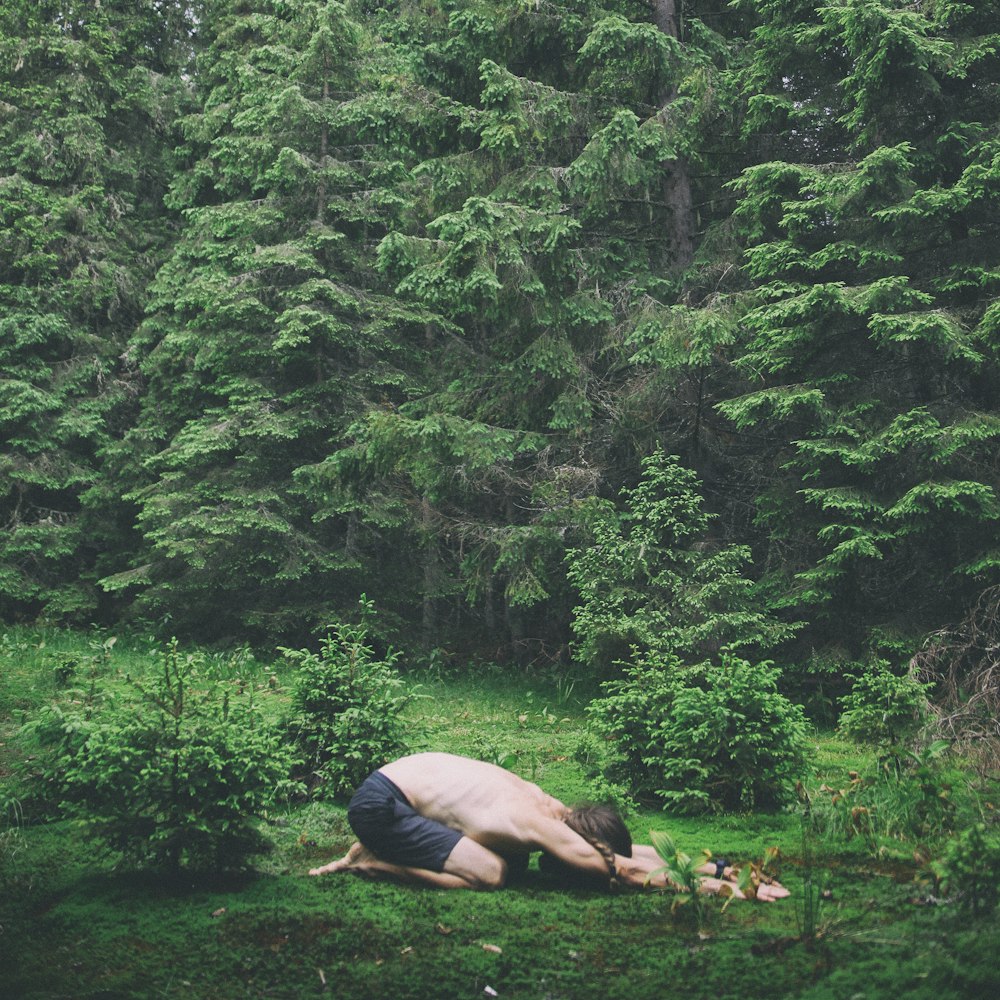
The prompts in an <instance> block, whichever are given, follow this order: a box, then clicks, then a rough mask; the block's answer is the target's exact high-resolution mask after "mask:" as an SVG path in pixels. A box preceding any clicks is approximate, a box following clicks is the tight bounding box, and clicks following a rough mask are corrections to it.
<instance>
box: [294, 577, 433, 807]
mask: <svg viewBox="0 0 1000 1000" xmlns="http://www.w3.org/2000/svg"><path fill="white" fill-rule="evenodd" d="M360 607H361V623H360V624H358V625H351V624H340V625H334V626H332V627H331V628H330V631H329V633H328V634H327V635H326V636H325V637H324V638H323V639H322V640H321V641H320V648H319V652H318V653H314V652H311V651H310V650H307V649H283V650H282V652H283V653H284V655H285V657H286V659H288V660H289V661H290V662H291V663H293V664H294V665H295V680H294V682H293V687H292V706H291V708H292V711H291V714H290V716H289V718H288V720H287V722H286V728H287V732H288V734H289V736H290V738H291V739H292V740H293V741H294V742H295V744H296V745H297V746H298V747H299V750H300V752H301V753H302V755H303V758H304V764H305V767H306V772H305V774H306V780H307V784H308V785H309V787H310V788H311V789H312V790H313V793H314V794H315V795H317V796H326V797H343V796H347V795H350V793H351V792H353V791H354V789H355V788H357V786H358V785H359V784H361V782H362V781H363V780H364V779H365V778H367V777H368V775H369V774H370V773H371V772H372V771H373V770H375V769H376V768H378V767H381V765H383V764H387V763H388V762H389V761H390V760H392V759H394V758H395V757H398V756H401V755H403V754H404V753H406V752H407V750H408V747H407V744H406V740H405V737H406V735H407V730H408V726H407V723H406V720H405V719H404V718H403V716H402V712H403V710H404V709H405V708H406V706H407V705H409V704H410V703H411V702H412V700H413V698H414V694H413V692H412V691H411V690H409V689H408V688H407V686H406V684H405V683H404V681H403V679H402V677H400V676H399V673H398V672H397V670H396V669H395V663H396V660H397V659H398V658H399V653H398V652H395V651H391V650H390V651H389V652H388V653H386V654H385V655H384V656H383V657H381V658H379V657H378V656H377V655H376V653H375V651H374V650H373V649H372V647H371V646H369V645H368V633H369V626H370V619H371V616H372V614H373V610H374V605H373V603H372V602H371V601H368V600H367V599H366V598H365V597H364V596H363V595H362V598H361V602H360Z"/></svg>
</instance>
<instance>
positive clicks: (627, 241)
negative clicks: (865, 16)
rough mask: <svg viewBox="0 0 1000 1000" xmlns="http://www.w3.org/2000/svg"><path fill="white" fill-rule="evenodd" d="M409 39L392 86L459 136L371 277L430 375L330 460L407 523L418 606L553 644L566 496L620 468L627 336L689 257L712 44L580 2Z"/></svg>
mask: <svg viewBox="0 0 1000 1000" xmlns="http://www.w3.org/2000/svg"><path fill="white" fill-rule="evenodd" d="M383 30H384V31H385V33H386V37H387V38H388V39H389V40H390V41H391V42H392V43H393V44H396V45H399V44H402V42H401V35H402V31H400V34H399V35H396V34H395V33H394V29H393V28H392V27H391V26H384V27H383ZM413 31H418V32H419V31H422V32H423V37H421V38H420V41H419V44H413V43H412V41H411V42H410V43H409V44H410V45H412V48H409V49H408V51H409V52H410V53H411V60H410V66H411V73H410V75H409V78H408V79H407V81H406V83H405V86H408V87H409V88H411V91H412V92H413V93H415V94H420V93H424V92H425V91H427V90H431V91H432V92H434V93H437V94H440V95H442V96H443V97H444V98H446V99H449V100H451V101H452V102H454V103H455V104H456V105H458V107H459V108H460V109H461V110H460V111H458V115H459V116H460V118H461V120H462V122H463V126H464V128H463V130H462V131H460V132H458V133H457V134H456V137H455V141H454V143H453V145H452V146H451V148H450V149H447V150H444V151H441V152H438V153H437V154H436V155H434V156H433V157H432V158H428V159H425V160H424V162H422V163H421V164H419V166H418V167H417V168H416V169H415V170H414V172H413V173H414V178H415V180H417V181H418V183H419V186H416V185H415V187H414V189H413V190H412V191H411V197H412V201H411V202H410V206H409V210H408V212H407V214H406V216H405V225H404V226H401V227H399V228H397V229H394V230H393V231H392V232H390V233H389V234H388V235H387V236H386V238H385V239H384V240H383V241H382V243H381V245H380V248H379V263H380V266H381V268H382V270H383V272H384V273H385V274H386V275H387V276H389V277H390V278H391V279H392V281H393V282H394V284H395V288H396V293H397V294H398V295H399V296H400V297H402V298H403V299H404V300H405V301H409V302H412V303H414V304H415V305H419V306H420V307H422V308H424V309H426V310H427V311H428V313H429V314H431V315H434V316H436V317H438V322H437V325H436V328H435V329H436V331H437V332H436V333H435V335H434V337H433V339H432V341H431V342H430V348H431V350H433V352H434V356H435V360H436V363H437V367H438V371H437V378H436V380H435V382H434V384H433V386H432V391H430V392H428V393H427V394H426V395H424V396H423V397H422V398H420V399H414V400H412V401H410V402H409V403H407V404H406V405H405V406H402V407H398V408H383V409H381V410H378V411H375V412H372V413H370V414H369V415H368V416H367V417H366V419H365V420H364V421H363V422H361V423H360V424H359V425H358V428H357V430H356V433H357V440H356V442H355V443H353V444H352V445H351V447H349V448H348V449H345V450H344V451H342V452H341V453H339V454H336V455H334V456H333V457H332V458H331V461H330V463H329V466H330V468H331V469H332V470H336V471H335V472H333V473H332V474H333V475H334V476H335V477H336V476H338V475H339V476H341V477H344V478H345V479H351V478H352V477H353V478H354V479H355V480H356V481H361V482H371V481H373V480H374V479H378V477H390V478H391V481H392V489H391V491H389V495H395V496H401V497H403V498H404V502H405V503H406V505H407V506H408V507H409V508H410V510H411V511H413V512H414V515H415V516H416V515H417V512H419V523H420V526H421V536H420V537H421V539H422V545H423V548H424V551H425V560H426V566H427V569H428V572H427V573H426V575H425V587H424V590H425V609H426V599H427V598H429V599H430V600H431V602H432V604H433V605H434V606H437V605H441V606H442V607H448V606H450V607H452V608H455V607H457V606H456V604H455V603H454V601H455V598H456V596H457V595H453V591H454V589H455V587H456V586H460V587H461V588H462V591H463V592H464V597H465V599H466V600H467V601H468V602H469V604H470V605H472V606H473V607H474V608H475V609H476V613H477V614H478V615H480V619H479V620H480V622H481V623H482V624H483V625H484V626H485V631H486V632H487V633H490V634H493V633H498V634H499V635H500V636H502V635H503V634H504V633H506V636H507V640H508V641H510V642H512V643H513V645H514V647H515V648H521V649H522V650H523V649H525V648H529V649H532V650H533V652H536V653H537V652H538V651H539V649H540V648H541V646H542V641H544V642H545V643H548V644H549V646H548V648H549V649H550V650H553V649H556V648H558V646H559V644H560V642H561V641H564V640H565V638H566V622H567V620H568V610H569V602H570V601H571V597H570V595H569V592H568V589H567V588H566V586H565V580H564V570H563V564H562V551H563V545H564V533H565V530H566V527H567V518H568V517H569V516H570V515H569V510H570V505H569V503H568V501H569V500H571V499H572V498H574V497H582V496H587V495H590V494H592V493H594V492H595V491H597V492H599V491H603V490H604V489H606V488H607V487H606V486H605V485H604V483H603V480H604V475H605V470H606V469H608V467H609V465H611V464H612V463H618V462H621V461H622V459H621V458H620V457H619V455H618V445H619V444H620V441H616V440H615V439H616V437H618V435H620V434H621V426H620V425H621V414H620V413H619V412H618V404H617V400H616V398H615V397H616V392H615V383H616V381H617V380H618V377H619V376H618V374H617V373H618V371H619V370H620V367H621V365H622V363H623V361H624V355H623V352H622V340H621V336H620V331H621V330H622V329H623V328H625V327H626V326H627V325H629V324H634V322H635V320H634V316H635V314H636V313H637V312H639V311H641V310H642V309H649V308H651V306H650V303H658V304H663V303H664V302H669V301H670V300H671V298H672V295H673V294H674V291H675V289H676V277H677V275H678V274H679V273H680V271H681V270H682V269H683V267H685V266H686V265H687V264H688V262H689V259H690V252H691V243H692V240H693V235H692V234H693V231H694V222H693V220H692V217H691V216H692V213H693V207H692V206H690V204H689V203H690V201H691V195H690V188H691V182H690V179H689V178H688V176H687V172H686V171H687V161H688V160H690V159H691V158H692V156H693V146H692V147H690V148H689V147H688V146H687V145H686V140H685V138H684V135H683V132H684V129H683V124H684V123H685V122H686V121H688V120H689V119H697V117H698V115H699V114H702V113H706V114H707V112H706V111H705V108H706V104H707V103H708V102H707V99H706V100H703V98H705V94H704V90H705V89H706V81H707V80H708V79H709V78H710V77H711V76H712V71H713V69H714V67H715V62H713V60H717V61H724V58H725V54H724V51H725V46H724V45H723V44H722V43H721V42H720V41H719V38H718V36H717V35H716V34H715V33H714V32H712V31H711V30H710V29H709V28H708V27H707V26H706V25H704V24H701V23H699V26H698V28H697V29H696V30H695V31H694V32H693V33H691V32H689V33H688V36H687V39H686V41H687V44H686V45H685V44H682V43H681V42H680V41H679V40H678V38H677V37H676V36H677V35H678V34H679V29H675V30H674V31H673V32H672V33H671V32H667V31H664V30H663V27H662V26H657V25H656V24H653V23H650V21H649V20H648V19H645V18H643V19H636V20H630V19H629V18H627V17H626V16H623V15H622V14H621V13H619V12H618V10H617V9H616V8H614V7H611V6H608V5H600V4H592V3H585V4H548V5H546V6H544V7H540V8H534V9H532V8H530V7H523V6H516V7H510V6H503V5H494V4H485V3H483V4H463V5H456V6H455V8H454V10H453V11H452V12H451V14H450V17H449V20H448V24H447V30H446V31H445V30H443V27H442V26H441V25H439V24H435V23H433V22H431V21H430V20H422V21H419V22H417V23H416V24H412V23H411V24H408V25H407V36H408V37H409V38H410V39H412V37H413ZM692 39H693V41H692ZM473 67H474V68H475V73H473V71H472V69H473ZM669 192H673V193H672V194H671V193H669ZM684 192H687V193H684ZM623 464H624V465H625V466H626V467H627V468H631V469H632V470H634V469H636V468H637V464H638V460H637V458H635V457H634V456H627V457H626V458H625V459H624V463H623ZM618 475H619V473H618V472H617V471H614V472H612V475H611V476H610V478H611V481H612V483H613V484H614V485H615V486H617V477H618ZM383 481H385V479H383ZM400 490H402V491H403V492H402V493H400V492H398V491H400ZM434 588H436V589H434ZM432 619H433V615H430V616H427V615H425V624H427V623H429V622H430V621H431V620H432ZM533 639H534V640H539V641H538V642H536V643H535V644H534V646H533V647H532V646H531V645H530V640H533ZM526 643H527V644H528V645H527V646H526Z"/></svg>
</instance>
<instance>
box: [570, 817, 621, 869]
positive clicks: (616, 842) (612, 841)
mask: <svg viewBox="0 0 1000 1000" xmlns="http://www.w3.org/2000/svg"><path fill="white" fill-rule="evenodd" d="M566 825H567V826H568V827H569V828H570V829H571V830H575V831H576V832H577V833H578V834H580V836H581V837H583V839H584V840H587V841H590V843H594V842H595V841H597V842H598V843H601V844H607V845H608V847H610V848H611V850H612V851H614V852H615V854H620V855H622V857H625V858H630V857H632V834H630V833H629V832H628V827H627V826H626V825H625V822H624V821H623V820H622V818H621V816H619V815H618V811H617V810H616V809H614V808H613V807H612V806H574V807H573V808H572V809H570V811H569V812H568V813H567V814H566Z"/></svg>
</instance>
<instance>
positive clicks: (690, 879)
mask: <svg viewBox="0 0 1000 1000" xmlns="http://www.w3.org/2000/svg"><path fill="white" fill-rule="evenodd" d="M649 840H650V843H651V844H652V845H653V849H654V850H655V851H656V853H657V854H658V855H659V856H660V857H661V858H662V859H663V864H662V865H661V866H660V867H659V868H654V869H653V870H652V871H651V872H650V873H649V875H648V876H647V879H646V882H647V884H648V883H649V882H651V881H652V880H653V879H654V878H656V876H658V875H663V876H665V878H666V880H667V883H668V884H669V885H670V886H671V887H672V888H673V889H676V890H677V891H676V893H675V895H674V900H673V903H671V906H670V911H671V913H676V912H677V910H679V909H680V908H681V907H682V906H686V907H690V909H691V910H692V911H693V913H694V919H695V922H696V923H697V925H698V926H699V927H700V926H701V924H702V920H703V916H704V913H703V907H704V902H703V900H702V898H701V893H700V892H699V888H700V886H701V881H702V875H701V873H700V872H699V871H698V866H699V865H701V864H704V863H705V862H706V861H708V860H710V859H711V857H712V852H711V851H708V850H703V851H702V852H701V853H702V857H701V858H700V859H699V860H695V859H693V858H692V857H691V855H690V854H685V853H684V852H683V851H682V850H680V849H679V848H678V847H677V844H676V843H675V842H674V838H673V837H671V836H670V834H669V833H664V832H662V831H660V830H650V831H649Z"/></svg>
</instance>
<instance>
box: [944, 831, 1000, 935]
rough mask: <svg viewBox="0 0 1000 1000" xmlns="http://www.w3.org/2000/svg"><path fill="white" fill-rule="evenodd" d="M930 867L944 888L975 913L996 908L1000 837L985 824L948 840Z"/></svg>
mask: <svg viewBox="0 0 1000 1000" xmlns="http://www.w3.org/2000/svg"><path fill="white" fill-rule="evenodd" d="M931 868H932V870H933V872H934V874H935V876H936V878H937V880H938V884H939V886H940V888H941V889H942V891H943V892H945V893H946V894H947V895H948V897H949V898H951V899H954V900H955V901H956V902H957V903H958V904H959V905H960V906H961V907H962V908H963V909H967V910H969V911H970V912H971V913H972V915H973V916H984V915H986V914H989V913H992V912H993V910H995V909H996V905H997V900H998V894H1000V888H998V886H1000V837H998V836H997V834H996V833H991V832H989V831H988V830H987V827H986V824H985V823H975V824H973V825H972V826H970V827H968V828H967V829H965V830H962V831H961V833H959V834H958V836H957V837H954V838H953V839H952V840H950V841H949V842H948V844H947V845H946V846H945V849H944V852H943V853H942V855H941V857H940V858H939V859H938V860H937V861H935V862H933V863H932V864H931Z"/></svg>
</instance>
